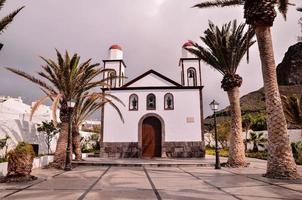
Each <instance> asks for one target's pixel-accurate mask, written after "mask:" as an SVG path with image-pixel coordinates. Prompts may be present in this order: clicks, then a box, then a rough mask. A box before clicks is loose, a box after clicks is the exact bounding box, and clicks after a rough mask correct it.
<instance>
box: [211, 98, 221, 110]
mask: <svg viewBox="0 0 302 200" xmlns="http://www.w3.org/2000/svg"><path fill="white" fill-rule="evenodd" d="M210 107H211V109H212V110H213V111H217V110H218V109H219V103H218V102H217V101H215V100H213V101H212V102H211V103H210Z"/></svg>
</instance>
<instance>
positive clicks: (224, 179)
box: [201, 175, 268, 188]
mask: <svg viewBox="0 0 302 200" xmlns="http://www.w3.org/2000/svg"><path fill="white" fill-rule="evenodd" d="M201 179H202V180H204V181H206V182H209V183H211V184H212V185H214V186H216V187H220V188H224V187H242V186H255V185H257V186H258V185H264V186H265V185H268V184H267V183H264V182H261V181H257V180H253V179H250V178H248V177H246V176H240V175H230V176H215V177H202V178H201Z"/></svg>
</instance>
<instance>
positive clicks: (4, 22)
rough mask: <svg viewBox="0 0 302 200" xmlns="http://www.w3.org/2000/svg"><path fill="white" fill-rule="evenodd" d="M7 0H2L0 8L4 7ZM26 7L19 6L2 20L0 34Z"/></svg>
mask: <svg viewBox="0 0 302 200" xmlns="http://www.w3.org/2000/svg"><path fill="white" fill-rule="evenodd" d="M5 2H6V0H0V10H1V9H2V8H3V6H4V4H5ZM23 8H24V6H22V7H21V8H18V9H17V10H15V11H13V12H11V13H10V14H8V15H7V16H5V17H4V18H2V19H1V20H0V34H1V33H2V32H3V31H4V30H5V29H6V27H7V26H8V25H9V24H10V23H11V22H12V21H13V20H14V18H15V16H16V15H17V14H18V13H19V12H20V11H21V10H22V9H23Z"/></svg>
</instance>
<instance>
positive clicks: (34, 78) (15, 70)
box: [6, 67, 56, 93]
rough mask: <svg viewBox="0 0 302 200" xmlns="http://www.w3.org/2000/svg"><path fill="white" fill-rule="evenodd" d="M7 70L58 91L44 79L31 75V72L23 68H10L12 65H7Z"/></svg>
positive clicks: (45, 87) (47, 88) (50, 89)
mask: <svg viewBox="0 0 302 200" xmlns="http://www.w3.org/2000/svg"><path fill="white" fill-rule="evenodd" d="M6 69H7V70H9V71H11V72H13V73H15V74H17V75H19V76H22V77H24V78H26V79H28V80H30V81H31V82H33V83H36V84H37V85H39V86H40V87H42V88H44V89H46V90H48V91H50V92H52V93H56V91H55V90H54V89H53V88H52V87H51V86H49V85H48V84H47V83H45V82H44V81H42V80H40V79H38V78H36V77H34V76H32V75H30V74H27V73H26V72H23V71H21V70H17V69H14V68H10V67H6Z"/></svg>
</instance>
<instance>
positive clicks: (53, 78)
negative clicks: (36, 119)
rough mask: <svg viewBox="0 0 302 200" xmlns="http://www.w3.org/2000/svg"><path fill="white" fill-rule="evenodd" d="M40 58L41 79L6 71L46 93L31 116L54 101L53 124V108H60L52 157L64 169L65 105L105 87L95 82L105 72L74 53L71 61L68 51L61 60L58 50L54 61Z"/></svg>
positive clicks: (101, 83) (66, 130) (33, 109)
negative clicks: (44, 104)
mask: <svg viewBox="0 0 302 200" xmlns="http://www.w3.org/2000/svg"><path fill="white" fill-rule="evenodd" d="M41 58H42V59H43V60H44V62H45V63H46V64H45V65H44V66H42V68H43V70H42V71H41V72H38V75H39V76H40V77H41V78H43V79H39V78H36V77H35V76H32V75H30V74H27V73H26V72H23V71H20V70H17V69H13V68H7V69H8V70H9V71H11V72H13V73H15V74H17V75H19V76H22V77H24V78H26V79H28V80H30V81H31V82H33V83H35V84H37V85H38V86H39V87H40V89H41V90H42V91H43V92H44V93H45V94H46V96H43V97H42V98H41V99H39V100H38V101H37V103H36V104H35V105H34V106H33V108H32V113H31V117H32V115H33V113H34V112H35V110H37V108H38V107H39V105H41V104H42V103H43V102H45V101H46V100H47V99H51V100H52V101H53V104H52V113H53V120H54V122H56V119H57V116H56V108H58V107H59V108H60V121H61V129H60V136H59V139H58V142H57V147H56V152H55V155H54V166H56V167H58V168H63V166H64V163H65V159H66V146H67V134H68V124H69V117H68V116H69V112H72V111H71V110H70V109H69V108H68V106H67V102H68V101H70V100H73V99H75V100H77V99H79V98H80V97H81V96H82V95H83V94H85V92H87V91H89V90H91V89H94V88H99V87H104V86H107V84H106V83H105V81H104V80H96V79H97V77H101V76H100V75H101V74H102V73H104V72H107V71H108V70H105V69H101V68H98V66H99V64H98V63H96V64H91V63H90V62H91V59H89V60H87V61H85V62H83V63H82V64H79V61H80V57H79V56H78V55H77V54H74V55H73V56H72V57H71V58H70V57H69V54H68V52H67V51H66V53H65V57H64V58H63V57H62V55H61V53H60V52H59V51H57V62H56V61H54V60H52V59H46V58H43V57H41ZM49 83H50V84H49ZM103 98H104V99H103V100H105V101H110V102H111V100H110V99H108V98H107V97H105V96H103Z"/></svg>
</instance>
